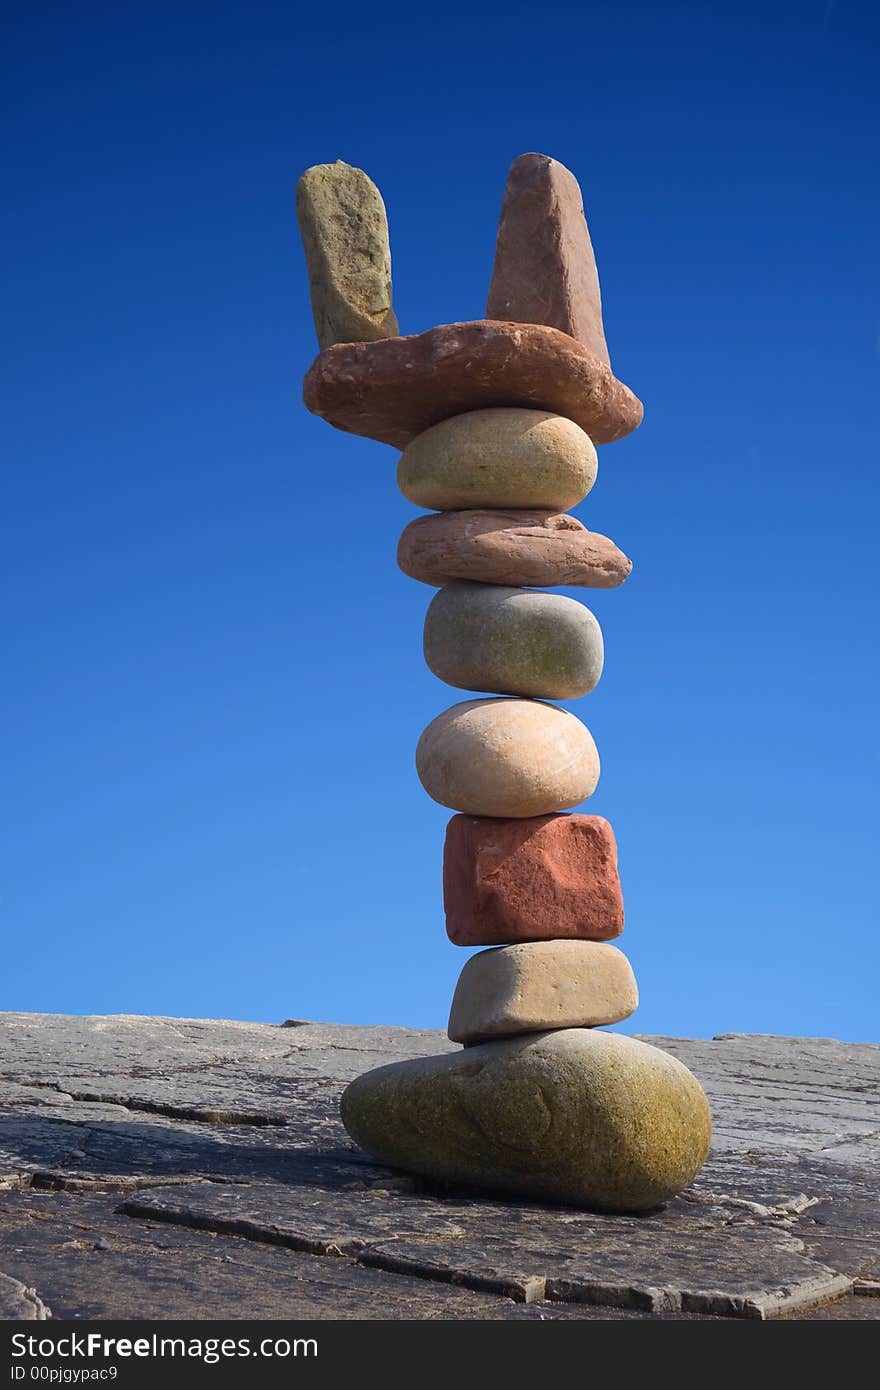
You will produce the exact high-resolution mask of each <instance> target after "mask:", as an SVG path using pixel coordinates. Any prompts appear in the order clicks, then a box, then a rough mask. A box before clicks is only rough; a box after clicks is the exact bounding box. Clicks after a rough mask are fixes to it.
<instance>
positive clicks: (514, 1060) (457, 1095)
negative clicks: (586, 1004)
mask: <svg viewBox="0 0 880 1390" xmlns="http://www.w3.org/2000/svg"><path fill="white" fill-rule="evenodd" d="M341 1110H342V1122H343V1124H344V1125H345V1128H346V1129H347V1130H348V1132H349V1134H350V1135H351V1137H352V1139H354V1141H355V1143H357V1144H359V1145H360V1146H361V1147H362V1148H364V1149H366V1150H367V1151H368V1152H369V1153H371V1154H373V1155H374V1156H375V1157H376V1158H378V1159H380V1160H381V1162H383V1163H388V1164H390V1165H391V1166H392V1167H397V1168H403V1169H406V1170H407V1171H410V1172H414V1173H419V1174H421V1175H422V1176H424V1177H428V1178H433V1179H436V1180H440V1181H443V1182H453V1183H462V1184H465V1185H468V1186H473V1187H480V1188H485V1189H486V1190H487V1191H497V1192H507V1193H511V1194H515V1195H517V1196H522V1197H533V1198H540V1199H543V1200H546V1201H558V1202H567V1203H570V1204H572V1205H575V1206H586V1207H597V1208H600V1209H604V1210H607V1211H647V1210H649V1209H650V1208H651V1207H656V1206H658V1205H659V1204H660V1203H661V1202H665V1201H667V1200H668V1199H669V1198H670V1197H672V1196H674V1194H675V1193H676V1192H679V1191H681V1189H682V1188H683V1187H686V1186H687V1185H688V1183H690V1182H691V1181H692V1180H693V1178H694V1177H695V1176H696V1174H697V1173H698V1172H699V1170H700V1168H701V1167H702V1165H703V1162H704V1161H705V1158H706V1155H707V1153H708V1151H709V1142H710V1139H711V1133H712V1121H711V1116H710V1113H709V1102H708V1101H707V1100H706V1096H705V1094H704V1092H703V1089H702V1087H701V1086H700V1083H699V1082H698V1081H697V1079H696V1077H694V1076H693V1075H692V1074H691V1072H689V1071H688V1069H687V1067H685V1066H684V1065H683V1064H682V1063H681V1062H679V1061H677V1059H676V1058H674V1057H671V1056H670V1055H669V1053H667V1052H661V1051H660V1049H659V1048H656V1047H650V1046H649V1045H648V1044H647V1043H643V1042H638V1041H637V1040H636V1039H635V1038H627V1037H623V1036H621V1035H620V1034H618V1033H605V1032H600V1031H597V1030H596V1029H592V1028H565V1029H561V1030H559V1031H556V1032H550V1033H530V1034H526V1035H524V1036H522V1037H518V1038H504V1039H501V1040H499V1041H496V1042H488V1043H481V1044H479V1045H478V1046H476V1047H468V1048H465V1049H464V1050H463V1051H461V1052H453V1053H447V1054H445V1055H443V1056H440V1057H419V1058H416V1059H415V1060H413V1061H410V1062H394V1063H392V1064H391V1065H390V1066H385V1067H378V1068H377V1069H376V1070H375V1071H370V1072H366V1073H365V1074H364V1075H363V1076H359V1077H357V1079H356V1080H354V1081H352V1082H351V1084H350V1085H349V1086H348V1087H347V1088H346V1090H345V1092H344V1093H343V1096H342V1101H341Z"/></svg>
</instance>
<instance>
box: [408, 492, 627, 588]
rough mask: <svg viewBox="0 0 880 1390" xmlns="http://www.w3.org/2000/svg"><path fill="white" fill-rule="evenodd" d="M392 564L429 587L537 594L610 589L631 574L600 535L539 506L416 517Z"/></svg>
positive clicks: (620, 555)
mask: <svg viewBox="0 0 880 1390" xmlns="http://www.w3.org/2000/svg"><path fill="white" fill-rule="evenodd" d="M397 563H398V564H399V566H400V568H401V569H402V570H403V572H404V574H408V575H409V576H410V578H411V579H418V580H419V581H420V582H421V583H422V584H433V585H434V586H435V587H436V588H439V587H440V586H441V585H443V584H449V583H451V582H452V580H455V579H472V580H474V581H475V582H476V583H479V584H515V585H520V584H527V585H532V586H534V587H536V588H539V589H540V588H554V587H556V586H559V587H563V586H566V585H571V586H573V587H575V588H590V589H613V588H616V586H617V585H618V584H622V583H623V581H624V580H625V579H626V577H627V575H628V574H629V573H630V571H631V569H632V561H631V560H628V559H627V557H626V556H625V555H624V553H623V551H622V550H618V548H617V546H616V545H615V544H614V542H613V541H610V540H609V539H608V537H607V536H601V535H599V533H598V532H597V531H588V530H587V529H586V527H585V526H584V525H583V523H582V522H580V521H578V519H577V517H574V516H565V515H564V514H563V515H559V514H557V513H554V512H552V511H549V510H547V509H546V508H543V509H538V510H534V511H511V510H495V511H461V512H438V513H436V514H435V515H434V516H419V517H416V519H415V521H411V522H410V524H409V525H408V526H407V527H405V528H404V530H403V532H402V534H401V537H400V542H399V544H398V547H397Z"/></svg>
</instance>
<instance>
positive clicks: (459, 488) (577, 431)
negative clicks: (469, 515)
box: [397, 407, 599, 511]
mask: <svg viewBox="0 0 880 1390" xmlns="http://www.w3.org/2000/svg"><path fill="white" fill-rule="evenodd" d="M598 467H599V464H598V460H597V458H596V450H595V449H594V448H593V441H592V440H591V439H590V437H589V435H587V434H585V433H584V431H583V430H582V429H581V427H580V425H576V424H575V423H574V421H573V420H568V419H566V417H565V416H564V415H554V414H553V413H552V412H551V411H548V410H522V409H520V408H518V407H517V408H514V409H495V410H471V411H468V413H467V414H466V415H454V416H453V417H452V418H451V419H449V420H442V421H441V422H440V424H439V425H432V427H431V428H430V429H429V430H425V432H424V433H423V434H420V435H418V436H417V437H416V438H415V439H414V440H413V441H412V443H411V444H409V445H407V447H406V449H404V451H403V453H402V454H401V457H400V462H399V464H398V466H397V485H398V487H399V488H400V490H401V492H402V493H403V495H404V497H406V498H408V499H409V501H410V502H414V503H415V505H416V506H417V507H428V508H431V509H432V510H434V511H454V510H461V509H462V508H469V507H553V508H558V509H559V510H560V511H561V510H563V509H565V508H566V507H576V506H577V504H578V502H581V501H583V499H584V498H585V497H586V495H587V493H588V492H589V491H590V488H591V487H592V486H593V484H594V482H595V481H596V473H597V471H598Z"/></svg>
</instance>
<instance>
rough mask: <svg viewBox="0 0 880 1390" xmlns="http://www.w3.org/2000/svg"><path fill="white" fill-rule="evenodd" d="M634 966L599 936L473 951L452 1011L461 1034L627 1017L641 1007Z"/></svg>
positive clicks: (498, 1034) (467, 1038)
mask: <svg viewBox="0 0 880 1390" xmlns="http://www.w3.org/2000/svg"><path fill="white" fill-rule="evenodd" d="M638 1003H639V991H638V988H637V986H636V978H635V975H634V974H633V972H632V966H631V965H630V963H629V961H628V960H627V958H626V956H625V955H624V954H623V952H622V951H619V950H618V949H617V947H616V946H607V945H605V944H603V943H602V942H597V941H523V942H518V943H517V944H516V945H513V946H496V947H495V948H494V949H492V950H490V951H480V952H479V953H478V954H477V955H475V956H471V958H470V960H469V961H467V962H466V964H465V966H464V968H463V969H462V972H461V974H460V975H459V977H458V984H457V985H456V987H455V994H454V996H453V999H452V1008H451V1010H450V1014H449V1036H450V1038H451V1039H452V1041H453V1042H460V1043H465V1044H466V1045H467V1044H472V1043H476V1042H483V1041H485V1040H486V1039H489V1038H503V1037H510V1036H513V1035H515V1034H517V1033H539V1032H543V1031H544V1030H545V1029H548V1028H595V1027H598V1026H600V1025H602V1024H608V1023H619V1022H620V1021H621V1019H624V1018H629V1016H630V1014H631V1013H634V1012H635V1010H636V1009H637V1008H638Z"/></svg>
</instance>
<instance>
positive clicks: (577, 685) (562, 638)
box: [424, 583, 604, 700]
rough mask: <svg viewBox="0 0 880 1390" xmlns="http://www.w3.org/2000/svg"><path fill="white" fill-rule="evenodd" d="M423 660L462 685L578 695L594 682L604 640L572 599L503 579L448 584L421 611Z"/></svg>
mask: <svg viewBox="0 0 880 1390" xmlns="http://www.w3.org/2000/svg"><path fill="white" fill-rule="evenodd" d="M424 652H425V661H426V662H427V664H428V666H429V667H430V669H431V670H432V671H433V672H434V675H435V676H439V678H440V680H442V681H446V682H447V684H448V685H457V686H459V687H460V688H461V689H462V690H492V691H497V692H498V693H499V694H501V695H531V696H537V697H538V699H544V700H576V699H578V697H579V696H581V695H586V694H587V693H588V692H589V691H591V690H592V689H593V687H594V686H595V685H596V684H597V682H598V680H599V677H600V676H601V674H602V664H603V661H604V645H603V641H602V629H601V628H600V626H599V624H598V622H597V620H596V618H595V617H594V616H593V614H592V613H591V612H590V610H589V608H587V607H585V605H584V604H582V603H578V601H577V599H573V598H566V596H565V595H564V594H542V593H540V592H538V590H536V589H520V588H510V587H508V586H506V585H501V584H468V583H458V584H447V585H446V586H445V587H444V588H442V589H441V590H440V592H439V593H438V594H435V596H434V598H433V600H432V601H431V604H430V606H429V608H428V612H427V614H426V616H425V636H424Z"/></svg>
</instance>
